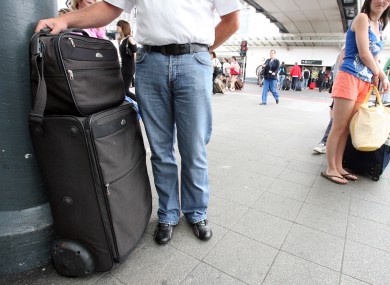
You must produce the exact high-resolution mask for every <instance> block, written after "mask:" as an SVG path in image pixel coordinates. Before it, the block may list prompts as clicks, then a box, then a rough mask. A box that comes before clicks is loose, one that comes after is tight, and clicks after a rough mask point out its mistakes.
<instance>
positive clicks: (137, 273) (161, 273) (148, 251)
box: [111, 243, 199, 285]
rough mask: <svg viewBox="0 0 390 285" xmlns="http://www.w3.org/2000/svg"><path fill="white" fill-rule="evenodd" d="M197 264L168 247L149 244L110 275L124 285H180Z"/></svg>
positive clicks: (195, 261)
mask: <svg viewBox="0 0 390 285" xmlns="http://www.w3.org/2000/svg"><path fill="white" fill-rule="evenodd" d="M198 263H199V261H198V260H196V259H195V258H193V257H190V256H189V255H186V254H184V253H183V252H181V251H179V250H177V249H175V248H173V247H171V246H170V245H165V246H160V245H157V244H156V243H149V244H146V245H145V246H144V247H143V248H142V250H139V251H137V252H135V253H134V254H133V255H132V258H130V259H128V260H127V261H126V262H125V263H123V264H121V266H118V267H116V268H115V269H114V270H113V271H112V272H111V274H112V275H114V276H115V277H116V278H117V279H119V280H120V281H122V282H124V283H125V284H145V285H146V284H180V282H181V281H183V280H184V279H185V278H186V276H187V275H188V274H189V273H190V272H191V271H192V270H193V269H194V268H195V267H196V266H197V264H198Z"/></svg>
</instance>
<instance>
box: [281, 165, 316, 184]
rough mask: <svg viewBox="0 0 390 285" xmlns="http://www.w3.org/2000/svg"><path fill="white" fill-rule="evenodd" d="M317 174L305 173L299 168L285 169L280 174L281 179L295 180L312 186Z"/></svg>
mask: <svg viewBox="0 0 390 285" xmlns="http://www.w3.org/2000/svg"><path fill="white" fill-rule="evenodd" d="M315 178H316V175H314V174H310V173H305V172H301V171H297V170H291V169H285V170H284V171H283V172H282V174H280V175H279V179H281V180H285V181H290V182H294V183H297V184H301V185H304V186H308V187H310V186H311V185H312V184H313V181H314V179H315Z"/></svg>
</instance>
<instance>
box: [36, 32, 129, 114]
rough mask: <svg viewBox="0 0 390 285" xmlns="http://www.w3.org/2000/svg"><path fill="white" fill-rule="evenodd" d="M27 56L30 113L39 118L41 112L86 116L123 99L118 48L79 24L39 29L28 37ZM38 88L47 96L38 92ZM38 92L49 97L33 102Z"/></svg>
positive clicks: (113, 105)
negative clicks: (56, 29) (58, 30)
mask: <svg viewBox="0 0 390 285" xmlns="http://www.w3.org/2000/svg"><path fill="white" fill-rule="evenodd" d="M30 58H31V95H32V105H33V107H34V108H33V114H36V119H38V120H40V119H41V116H42V114H43V113H45V114H56V115H62V114H65V115H76V116H80V115H81V116H88V115H91V114H93V113H96V112H99V111H102V110H105V109H108V108H112V107H116V106H119V105H120V104H121V103H123V101H124V98H125V89H124V85H123V79H122V75H121V72H120V64H119V58H118V52H117V49H116V48H115V46H114V45H113V43H112V42H110V41H109V40H104V39H97V38H91V37H89V36H88V35H87V33H86V32H85V31H83V30H77V29H71V30H67V31H65V32H64V33H61V34H50V33H49V30H42V31H41V32H38V33H36V34H34V35H33V37H32V39H31V42H30ZM41 92H45V93H47V96H38V95H37V94H39V93H41ZM38 97H41V98H46V97H47V102H36V101H39V99H38ZM42 108H43V110H42ZM33 116H34V115H33Z"/></svg>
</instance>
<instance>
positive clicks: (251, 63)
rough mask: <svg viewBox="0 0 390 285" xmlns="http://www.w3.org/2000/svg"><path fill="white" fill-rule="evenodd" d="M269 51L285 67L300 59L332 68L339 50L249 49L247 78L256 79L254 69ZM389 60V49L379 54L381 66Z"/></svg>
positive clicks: (330, 48)
mask: <svg viewBox="0 0 390 285" xmlns="http://www.w3.org/2000/svg"><path fill="white" fill-rule="evenodd" d="M271 49H274V50H275V51H276V58H277V59H279V60H280V62H282V61H284V62H285V64H287V65H294V63H295V62H298V64H299V65H301V60H302V59H309V60H322V65H325V66H332V65H333V64H334V63H335V61H336V57H337V54H338V52H339V49H338V48H336V47H288V48H286V47H257V48H256V47H249V49H248V52H247V64H246V67H247V71H246V76H247V77H256V73H255V72H256V68H257V66H259V65H260V64H262V63H263V62H264V60H265V59H267V58H269V52H270V50H271ZM389 58H390V49H384V50H383V51H382V52H381V53H380V59H381V63H382V65H384V64H385V63H386V61H387V60H388V59H389Z"/></svg>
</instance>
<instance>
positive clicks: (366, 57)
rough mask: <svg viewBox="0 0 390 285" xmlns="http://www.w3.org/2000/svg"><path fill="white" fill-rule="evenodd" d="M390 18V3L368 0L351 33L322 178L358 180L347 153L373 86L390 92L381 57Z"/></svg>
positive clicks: (337, 87) (337, 86)
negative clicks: (356, 116) (353, 125)
mask: <svg viewBox="0 0 390 285" xmlns="http://www.w3.org/2000/svg"><path fill="white" fill-rule="evenodd" d="M388 19H389V1H388V0H387V1H384V0H365V1H364V4H363V6H362V8H361V10H360V13H359V14H358V15H357V16H356V17H355V19H354V20H353V22H352V24H351V25H350V27H349V28H348V30H347V34H346V42H345V52H344V61H343V63H342V65H341V66H340V70H339V72H338V74H337V77H336V79H335V82H334V85H333V90H332V97H333V98H334V106H333V125H332V128H331V130H330V133H329V137H328V141H327V144H326V158H327V161H328V167H327V169H326V171H324V172H322V173H321V175H322V176H323V177H325V178H326V179H328V180H330V181H332V182H334V183H337V184H347V183H348V180H351V181H356V180H357V177H356V175H353V174H351V173H348V171H347V170H345V169H344V168H343V154H344V150H345V146H346V142H347V138H348V135H349V122H350V120H351V118H352V116H353V115H354V114H355V112H357V110H358V109H359V107H360V105H361V104H362V103H363V102H364V100H365V98H366V96H367V93H368V91H369V89H370V85H371V84H374V85H375V86H378V83H379V80H380V81H381V83H382V87H383V91H384V92H387V90H388V89H389V80H388V78H387V76H386V74H385V73H384V72H383V70H382V68H381V66H380V64H379V62H378V54H379V53H380V51H381V50H382V49H383V45H384V42H383V39H382V31H383V29H384V28H385V27H386V25H387V22H388Z"/></svg>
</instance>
